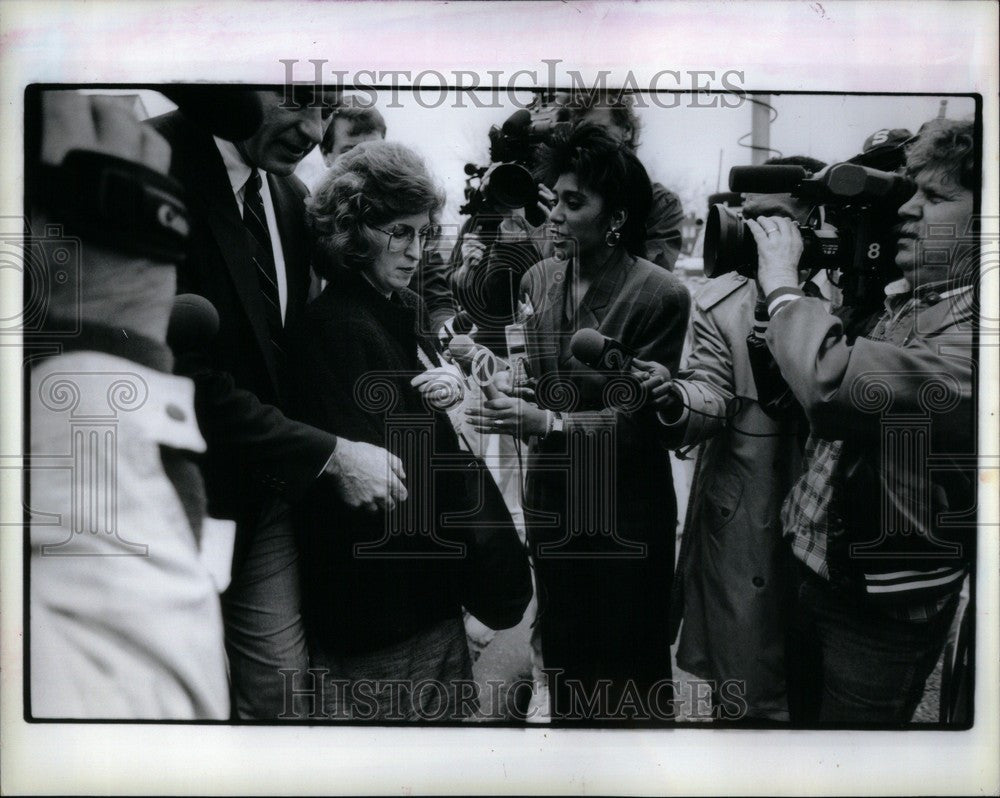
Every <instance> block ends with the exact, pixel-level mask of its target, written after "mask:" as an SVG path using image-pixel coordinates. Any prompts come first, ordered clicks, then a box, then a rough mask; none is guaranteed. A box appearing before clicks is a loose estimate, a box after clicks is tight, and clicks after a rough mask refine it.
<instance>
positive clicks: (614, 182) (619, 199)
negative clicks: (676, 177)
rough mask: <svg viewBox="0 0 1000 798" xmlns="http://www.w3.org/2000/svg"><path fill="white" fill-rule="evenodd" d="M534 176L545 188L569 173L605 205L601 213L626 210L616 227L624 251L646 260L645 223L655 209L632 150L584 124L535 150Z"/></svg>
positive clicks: (648, 188) (590, 124)
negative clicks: (536, 176)
mask: <svg viewBox="0 0 1000 798" xmlns="http://www.w3.org/2000/svg"><path fill="white" fill-rule="evenodd" d="M536 163H537V165H538V166H537V175H538V177H539V178H540V179H541V180H542V182H544V183H545V184H546V185H547V186H553V185H555V182H556V180H558V179H559V176H560V175H564V174H573V175H575V176H576V178H577V180H579V181H580V184H581V185H583V186H585V187H587V188H590V189H592V190H593V191H595V192H597V194H598V195H599V196H600V197H601V199H602V200H603V201H604V212H605V214H606V215H609V216H610V215H611V214H612V213H614V212H615V211H618V210H624V211H625V223H624V224H623V225H622V226H621V228H619V232H620V233H621V242H622V244H624V246H625V249H626V250H628V251H629V252H630V253H631V254H632V255H636V256H638V257H645V256H646V218H647V217H648V216H649V211H650V209H651V208H652V205H653V187H652V185H651V184H650V182H649V175H648V174H647V173H646V168H645V167H644V166H643V165H642V163H640V161H639V159H638V158H637V157H636V156H635V153H634V152H633V151H632V149H631V148H630V147H629V146H628V145H627V144H625V143H623V142H619V141H618V140H617V139H615V138H614V137H613V136H611V135H609V134H608V132H607V131H606V130H604V128H602V127H600V126H598V125H594V124H592V123H589V122H585V123H583V124H581V125H578V126H577V127H575V128H573V129H572V130H571V131H569V132H566V131H561V132H558V133H557V134H556V135H555V136H554V137H553V138H552V140H551V141H550V142H549V143H548V144H546V145H542V146H541V147H539V148H538V151H537V158H536Z"/></svg>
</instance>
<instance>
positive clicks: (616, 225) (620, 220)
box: [608, 208, 628, 230]
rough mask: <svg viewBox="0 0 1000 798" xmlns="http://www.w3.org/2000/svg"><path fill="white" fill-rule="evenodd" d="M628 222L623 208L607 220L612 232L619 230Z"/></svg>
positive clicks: (626, 213) (626, 212)
mask: <svg viewBox="0 0 1000 798" xmlns="http://www.w3.org/2000/svg"><path fill="white" fill-rule="evenodd" d="M626 221H628V211H627V210H625V209H624V208H620V209H619V210H617V211H614V212H613V213H612V214H611V218H610V219H609V220H608V226H609V227H610V228H611V229H614V230H621V229H622V227H623V226H624V225H625V222H626Z"/></svg>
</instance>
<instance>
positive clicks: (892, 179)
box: [704, 162, 916, 303]
mask: <svg viewBox="0 0 1000 798" xmlns="http://www.w3.org/2000/svg"><path fill="white" fill-rule="evenodd" d="M729 188H730V190H732V191H737V192H741V193H759V194H791V195H792V196H793V197H796V198H798V199H802V200H805V201H806V202H809V203H812V204H813V208H812V211H811V212H810V214H809V217H808V219H807V221H806V222H805V223H804V224H799V226H798V227H799V231H800V232H801V233H802V242H803V251H802V258H801V260H800V261H799V269H800V270H807V269H808V270H809V271H810V272H812V273H815V272H818V271H820V270H822V269H830V270H833V269H840V271H841V273H842V274H843V275H844V277H845V279H846V284H845V285H844V286H843V288H844V301H845V303H853V302H855V301H858V297H859V296H860V295H864V294H870V293H871V289H872V287H873V286H874V285H875V284H877V285H878V287H881V286H883V285H885V283H886V282H888V276H889V275H891V274H892V273H893V271H894V269H895V251H896V248H895V243H896V232H895V228H896V225H897V224H898V222H899V218H898V215H897V212H898V210H899V208H900V206H901V205H902V204H903V203H904V202H906V201H907V200H908V199H909V198H910V197H912V196H913V193H914V191H915V190H916V186H915V184H914V183H913V181H912V180H910V179H909V178H907V177H904V176H902V175H898V174H895V173H892V172H882V171H879V170H877V169H872V168H870V167H867V166H862V165H860V164H856V163H846V162H845V163H838V164H834V165H833V166H830V167H829V168H828V169H827V170H826V171H825V172H823V173H822V174H821V175H819V176H814V175H813V174H812V173H811V172H809V171H807V170H806V169H805V168H803V167H801V166H797V165H764V166H734V167H733V168H732V169H731V170H730V172H729ZM704 253H705V276H706V277H718V276H719V275H722V274H726V273H728V272H731V271H736V272H737V273H739V274H742V275H743V276H745V277H749V278H755V277H756V276H757V244H756V242H755V241H754V238H753V234H752V233H751V232H750V229H749V227H747V224H746V222H745V221H744V219H743V216H742V214H740V212H739V211H736V210H734V209H732V208H728V207H726V206H725V205H713V206H712V207H711V208H710V209H709V212H708V220H707V222H706V225H705V249H704Z"/></svg>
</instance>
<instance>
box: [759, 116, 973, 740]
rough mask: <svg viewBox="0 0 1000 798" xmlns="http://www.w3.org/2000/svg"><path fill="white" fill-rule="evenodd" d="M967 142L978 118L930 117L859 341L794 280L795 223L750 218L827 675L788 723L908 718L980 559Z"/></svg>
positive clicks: (786, 525) (794, 521) (800, 596)
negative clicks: (880, 300)
mask: <svg viewBox="0 0 1000 798" xmlns="http://www.w3.org/2000/svg"><path fill="white" fill-rule="evenodd" d="M975 153H976V146H975V138H974V131H973V126H972V123H971V122H959V121H954V120H945V119H941V120H935V121H933V122H930V123H928V124H926V125H924V127H923V128H922V129H921V132H920V133H919V134H918V136H917V137H916V139H915V140H914V141H913V142H912V143H911V144H910V145H909V147H908V150H907V162H906V170H907V173H908V175H909V176H910V177H911V178H913V180H914V181H915V183H916V193H915V194H914V195H913V196H912V198H911V199H909V200H908V201H907V202H906V203H905V204H904V205H903V206H902V207H901V208H900V210H899V216H900V219H901V226H900V236H899V243H898V249H897V252H896V265H897V266H898V267H899V268H900V270H901V272H902V274H903V277H902V278H901V279H900V280H897V281H895V282H893V283H890V284H889V285H888V286H886V289H885V292H886V303H885V312H884V313H883V314H882V316H881V318H879V319H878V321H877V323H876V324H875V326H874V327H873V328H872V329H871V331H869V332H867V333H866V334H865V335H864V336H861V337H858V338H857V339H856V340H854V342H853V343H848V340H847V337H846V336H845V333H844V327H843V323H842V322H841V321H840V320H839V319H838V318H836V317H835V316H833V315H831V314H830V313H829V312H828V311H827V310H826V309H825V308H824V307H823V305H822V303H821V302H819V301H818V300H815V299H811V298H808V297H805V296H803V293H802V291H801V290H799V289H797V288H795V287H794V286H795V284H796V271H795V265H796V264H797V263H798V260H799V256H800V254H801V251H802V242H801V236H800V235H799V233H798V231H797V229H796V228H795V226H794V225H793V224H792V223H791V222H790V221H789V220H787V219H784V218H777V217H764V218H760V219H758V220H757V221H750V222H748V224H749V225H750V227H751V228H752V230H753V233H754V238H755V239H756V241H757V248H758V251H759V256H760V267H759V272H758V280H759V283H760V286H761V289H762V292H763V293H764V295H765V296H766V297H767V304H768V310H769V311H770V314H771V322H770V327H769V329H768V332H767V343H768V346H769V347H770V349H771V352H772V353H773V355H774V358H775V360H776V361H777V363H778V365H779V366H780V368H781V373H782V375H783V376H784V377H785V379H786V380H787V382H788V384H789V386H790V387H791V389H792V391H793V393H794V394H795V397H796V398H797V399H798V401H799V402H800V404H801V405H802V407H803V409H804V410H805V412H806V415H807V417H808V419H809V423H810V431H811V432H810V438H809V441H808V443H807V445H806V450H805V460H806V467H805V470H804V473H803V474H802V475H801V476H800V477H799V479H798V481H797V482H796V483H795V485H794V486H793V487H792V490H791V492H790V493H789V495H788V497H787V498H786V500H785V503H784V505H783V507H782V514H781V516H782V519H781V520H782V527H783V531H784V536H785V539H786V540H788V542H789V543H790V545H791V551H792V554H793V555H794V558H795V561H796V562H795V567H796V568H797V574H796V576H795V578H796V584H795V588H796V590H795V596H796V598H797V603H796V607H795V618H794V622H795V623H796V624H797V625H798V626H799V627H800V628H801V629H804V630H808V632H809V634H811V636H812V639H813V641H814V643H815V647H816V649H817V651H816V657H815V667H816V669H817V670H818V671H819V672H820V679H818V680H817V685H816V692H817V694H816V695H815V697H814V701H813V706H814V707H815V712H814V714H812V715H810V716H806V717H800V718H798V719H796V718H793V720H800V721H804V722H817V721H818V722H819V723H851V724H854V725H859V724H900V723H906V722H908V721H909V720H910V719H911V718H912V716H913V712H914V710H915V708H916V706H917V705H918V703H919V701H920V698H921V695H922V693H923V689H924V685H925V683H926V680H927V677H928V675H929V674H930V673H931V671H932V670H933V668H934V665H935V663H936V662H937V660H938V657H939V656H940V654H941V650H942V648H943V646H944V642H945V639H946V636H947V634H948V630H949V627H950V624H951V621H952V619H953V617H954V615H955V612H956V608H957V606H958V603H959V594H960V591H961V589H962V584H963V581H964V580H965V578H966V576H967V575H969V573H970V571H971V570H972V568H973V565H974V562H975V532H976V526H975V513H974V509H975V507H976V492H975V468H974V465H972V464H970V463H969V461H970V460H971V459H972V456H973V455H974V454H975V444H976V435H975V433H976V426H975V403H974V397H975V386H974V381H973V376H972V375H973V343H974V331H975V323H976V314H975V307H976V302H975V280H976V278H977V275H978V268H979V249H978V242H977V241H976V239H975V235H974V229H973V226H972V223H973V220H974V218H975V214H974V209H975V202H976V192H978V189H979V185H980V184H979V179H980V176H979V170H978V163H977V161H976V155H975Z"/></svg>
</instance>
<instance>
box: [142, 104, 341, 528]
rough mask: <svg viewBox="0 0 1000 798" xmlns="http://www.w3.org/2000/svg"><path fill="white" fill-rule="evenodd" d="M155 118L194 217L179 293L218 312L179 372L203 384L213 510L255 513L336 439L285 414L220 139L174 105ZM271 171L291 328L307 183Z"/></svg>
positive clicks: (303, 476) (300, 489)
mask: <svg viewBox="0 0 1000 798" xmlns="http://www.w3.org/2000/svg"><path fill="white" fill-rule="evenodd" d="M150 124H151V125H152V126H153V127H154V128H155V129H156V130H157V131H158V132H159V133H160V134H161V135H162V136H164V138H166V139H167V141H168V142H169V143H170V146H171V148H172V153H173V157H172V161H171V170H170V171H171V174H172V175H173V176H174V177H175V178H177V180H179V181H180V183H181V184H182V185H183V186H184V189H185V192H186V197H185V198H186V201H187V203H188V208H189V211H190V214H191V217H192V230H191V240H190V245H189V249H188V254H187V258H186V260H185V261H184V262H183V263H181V264H180V265H179V266H178V268H177V292H178V293H195V294H200V295H201V296H203V297H205V298H206V299H208V300H209V301H210V302H211V303H212V304H213V305H215V308H216V310H218V312H219V320H220V325H219V332H218V335H217V336H216V337H215V339H214V340H213V341H212V342H211V343H207V344H206V346H205V347H204V348H203V349H201V350H199V351H197V352H191V353H186V354H183V355H181V356H180V357H178V360H177V371H178V372H179V373H183V374H187V375H189V376H191V377H192V378H193V379H194V381H195V385H196V395H195V402H196V409H197V413H198V422H199V425H200V427H201V429H202V432H203V434H204V436H205V439H206V441H207V443H208V455H207V456H206V458H205V461H204V464H203V472H204V474H205V482H206V487H207V489H208V496H209V502H210V505H209V509H210V512H212V514H219V515H226V516H229V517H242V516H243V515H244V514H245V513H246V512H250V513H251V514H252V513H253V512H254V511H255V508H256V507H257V506H259V501H260V500H261V499H262V498H263V497H264V496H266V495H268V494H270V495H277V496H279V497H281V498H283V499H284V500H286V501H289V502H294V501H296V500H297V499H298V498H299V497H300V496H302V495H303V494H304V492H305V491H306V489H307V488H308V487H309V485H310V484H312V482H314V481H315V479H316V478H317V476H318V475H319V473H320V472H321V471H322V469H323V466H324V465H325V463H326V461H327V460H328V459H329V457H330V455H331V453H332V452H333V449H334V447H335V446H336V437H335V436H333V435H331V434H329V433H326V432H323V431H320V430H317V429H315V428H313V427H311V426H309V425H306V424H302V423H299V422H297V421H293V420H291V419H290V418H288V417H287V416H286V415H285V413H284V408H285V407H286V403H287V401H288V396H287V385H286V377H285V375H284V374H283V373H282V369H281V366H280V364H279V363H278V362H276V359H275V355H274V352H273V348H272V346H271V344H270V340H269V337H268V330H267V321H266V317H265V313H264V306H263V302H264V300H263V297H262V295H261V292H260V289H259V287H258V283H257V275H256V272H255V268H254V266H253V264H252V263H251V261H250V242H249V238H248V236H249V233H248V231H247V230H246V228H245V226H244V225H243V221H242V219H241V217H240V214H239V208H238V206H237V204H236V200H235V198H234V196H233V191H232V187H231V185H230V183H229V178H228V175H227V173H226V168H225V166H224V164H223V161H222V156H221V155H220V154H219V151H218V148H217V147H216V145H215V141H214V139H213V138H212V136H211V134H210V133H208V132H207V131H206V130H204V129H203V128H201V127H199V126H198V125H196V124H195V123H193V122H192V121H191V120H189V119H187V118H186V117H185V116H184V115H183V114H181V113H179V112H176V111H175V112H172V113H169V114H166V115H164V116H160V117H157V118H156V119H153V120H151V121H150ZM267 177H268V185H269V186H270V188H271V196H272V199H273V202H274V210H275V215H276V217H277V221H278V228H279V234H280V238H281V247H282V252H283V254H284V259H285V269H286V274H287V281H288V303H287V309H286V314H285V329H288V328H289V327H290V326H291V325H292V324H294V323H295V320H296V318H297V317H298V316H299V315H300V314H301V313H302V311H303V309H304V307H305V304H306V301H307V300H308V295H309V287H310V269H309V257H310V250H311V246H310V241H309V236H308V234H307V230H306V225H305V209H304V205H303V200H304V197H305V195H306V189H305V186H304V185H303V184H302V182H301V181H300V180H298V179H297V178H296V177H294V176H291V177H276V176H274V175H270V174H269V175H268V176H267Z"/></svg>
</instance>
